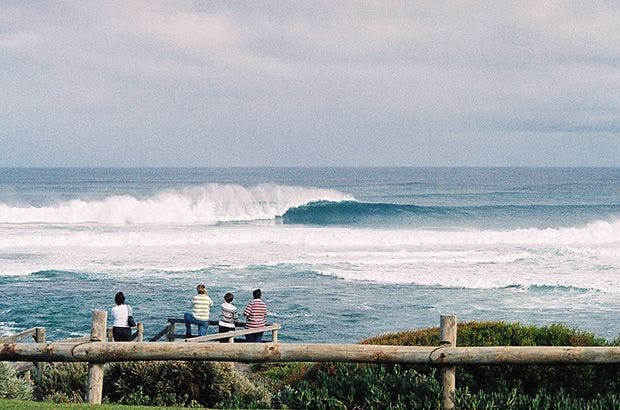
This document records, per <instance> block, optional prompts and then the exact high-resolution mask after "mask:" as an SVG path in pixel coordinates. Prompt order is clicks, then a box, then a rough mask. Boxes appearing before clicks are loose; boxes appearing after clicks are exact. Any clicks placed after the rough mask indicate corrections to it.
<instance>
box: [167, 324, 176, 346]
mask: <svg viewBox="0 0 620 410" xmlns="http://www.w3.org/2000/svg"><path fill="white" fill-rule="evenodd" d="M174 332H176V329H175V323H174V322H170V323H169V324H168V333H167V334H166V339H167V340H168V341H169V342H174Z"/></svg>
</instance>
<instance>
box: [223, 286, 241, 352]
mask: <svg viewBox="0 0 620 410" xmlns="http://www.w3.org/2000/svg"><path fill="white" fill-rule="evenodd" d="M233 299H234V296H233V294H232V293H230V292H228V293H226V294H225V295H224V303H222V314H221V315H220V318H221V319H220V321H219V322H218V325H219V331H220V333H224V332H232V331H234V330H235V320H237V319H239V313H238V312H237V308H236V307H235V305H233V304H232V301H233ZM220 342H222V343H227V342H228V340H227V339H220Z"/></svg>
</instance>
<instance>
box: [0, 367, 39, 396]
mask: <svg viewBox="0 0 620 410" xmlns="http://www.w3.org/2000/svg"><path fill="white" fill-rule="evenodd" d="M0 398H2V399H18V400H30V399H32V386H31V385H30V383H29V382H28V380H25V379H23V378H21V377H18V376H17V373H15V369H13V367H12V366H11V365H10V364H8V363H6V362H0Z"/></svg>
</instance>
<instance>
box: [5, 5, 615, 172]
mask: <svg viewBox="0 0 620 410" xmlns="http://www.w3.org/2000/svg"><path fill="white" fill-rule="evenodd" d="M618 21H620V6H618V5H617V4H615V3H614V2H604V1H590V2H562V1H551V2H542V3H541V2H536V1H526V2H519V3H518V4H517V3H515V4H512V3H510V4H504V3H497V2H380V1H376V2H375V1H372V2H353V1H340V2H311V3H302V4H300V3H298V2H288V1H277V2H258V3H257V2H251V3H237V2H223V3H205V2H193V1H149V2H140V1H135V2H123V1H102V2H97V3H96V4H93V3H84V2H77V1H66V2H60V3H58V4H54V5H48V4H46V3H37V4H34V3H28V2H26V3H22V4H19V3H18V4H13V3H9V4H6V5H5V6H4V7H3V11H2V14H1V15H0V27H1V28H0V64H2V65H3V66H5V67H7V68H8V69H7V70H3V73H2V74H0V86H2V89H3V90H5V100H6V102H7V103H6V104H3V105H0V116H1V117H0V119H1V120H2V123H0V142H3V143H4V144H5V145H6V146H8V147H10V149H11V150H12V152H13V153H14V155H13V158H12V159H6V158H2V157H0V164H11V163H27V161H28V158H29V157H32V154H33V153H36V152H37V149H36V147H37V146H46V145H47V146H48V147H51V146H52V145H54V144H56V145H59V146H63V145H64V146H69V145H70V139H71V138H75V135H77V134H79V137H80V139H81V140H82V141H83V147H84V149H83V150H80V149H77V150H75V148H74V147H73V148H72V149H73V150H74V151H75V156H74V158H66V157H63V155H62V152H61V151H62V150H60V152H59V153H58V154H57V155H55V156H54V158H53V161H51V162H53V163H54V164H63V163H67V164H70V163H74V162H76V161H81V162H87V163H88V162H89V161H90V162H92V161H95V162H96V161H103V162H104V164H105V162H106V161H111V164H114V163H115V161H116V162H119V161H120V162H122V164H127V163H129V164H132V163H136V164H144V165H157V164H158V162H162V161H163V162H164V163H165V164H168V165H171V164H172V165H183V164H187V163H190V164H192V165H210V164H211V165H221V164H230V163H231V161H232V163H233V164H236V165H245V164H249V165H251V164H261V165H268V164H274V165H294V164H300V163H308V162H309V163H318V164H320V163H324V159H325V158H326V157H330V155H327V153H333V152H339V150H342V149H343V148H342V147H343V146H345V145H347V144H348V145H349V147H348V151H347V152H344V151H343V152H342V155H341V157H342V158H343V160H342V161H344V162H343V163H342V164H341V165H347V164H350V163H352V162H355V163H356V164H358V165H363V164H368V165H407V164H410V162H409V161H410V160H411V158H412V155H411V154H412V152H414V151H415V147H418V146H423V147H424V149H426V150H427V155H422V156H420V158H427V159H429V160H430V161H431V162H432V161H435V162H437V163H447V164H451V163H452V164H456V165H458V164H462V163H463V158H461V157H459V156H458V155H456V154H455V152H458V147H459V146H461V145H462V144H465V142H464V141H467V146H468V147H469V148H468V149H473V148H472V147H475V146H476V144H475V141H478V142H479V143H480V152H479V154H480V155H476V158H477V159H476V162H472V163H469V165H476V164H484V163H490V162H493V161H494V160H495V158H496V157H488V158H487V159H485V156H484V155H482V153H483V152H484V147H482V145H483V144H484V143H487V142H488V141H489V138H491V136H495V137H496V138H499V139H501V140H502V141H504V145H506V146H508V145H510V146H511V147H512V148H513V149H522V150H526V149H527V147H524V146H521V145H519V144H518V141H519V140H520V139H523V138H521V137H519V136H518V135H522V134H523V133H525V134H527V135H528V138H535V136H538V138H540V139H541V140H544V139H545V138H547V139H548V140H549V141H550V140H554V141H556V139H557V138H564V139H565V140H568V139H570V138H590V140H593V139H594V138H595V137H594V136H596V135H599V136H601V137H600V138H599V137H596V138H598V140H599V141H606V142H605V143H606V144H608V145H607V146H608V148H609V149H608V150H607V151H611V152H612V153H613V152H614V150H617V149H618V144H616V143H613V141H614V139H613V138H612V139H611V140H610V139H609V138H608V137H609V136H615V137H618V136H619V133H620V115H619V114H620V97H619V96H620V70H619V67H618V61H619V57H620V30H619V29H618V24H617V22H618ZM377 135H380V136H381V138H383V139H384V143H382V144H380V145H378V146H377V145H376V144H375V142H374V141H375V140H376V138H377ZM558 135H561V137H558ZM51 136H53V137H51ZM472 139H473V145H472ZM110 140H112V141H116V142H118V143H120V142H122V145H123V147H124V150H123V151H122V152H121V151H120V150H118V149H115V148H114V147H111V148H110V147H108V144H107V143H106V141H110ZM229 140H235V141H237V142H238V144H239V145H238V148H237V151H236V153H235V154H231V153H230V152H226V149H227V148H228V147H229V145H228V144H227V141H229ZM42 141H43V142H44V144H38V145H37V143H38V142H42ZM429 141H430V142H429ZM432 141H437V142H436V143H435V144H433V143H432ZM446 141H451V143H452V144H454V145H455V147H457V148H456V149H455V150H451V151H445V150H438V149H437V148H438V145H437V144H445V143H446ZM515 141H517V142H515ZM610 141H611V142H610ZM282 144H286V145H288V146H289V147H290V146H294V147H295V149H294V150H293V149H288V148H287V149H284V148H282ZM515 144H516V145H515ZM352 145H358V147H355V148H353V147H352ZM403 145H404V146H403ZM567 145H568V146H573V145H571V144H570V143H568V142H567ZM180 146H187V148H183V149H180V148H179V147H180ZM365 146H366V147H368V148H367V149H366V150H364V147H365ZM463 146H464V145H463ZM145 147H146V148H145ZM321 147H322V148H321ZM519 147H520V148H519ZM106 150H107V151H106ZM213 150H215V152H212V151H213ZM304 151H306V152H313V155H312V156H311V157H309V156H308V155H305V154H304ZM439 151H441V152H442V153H441V154H433V152H439ZM92 152H97V154H89V153H92ZM171 152H172V154H170V153H171ZM257 153H261V155H262V157H260V158H258V157H256V155H257ZM616 153H617V154H618V155H617V157H618V158H620V152H616ZM582 154H583V155H584V159H583V161H582V162H583V163H584V164H589V163H600V162H601V160H602V159H603V160H604V161H607V162H606V163H610V164H618V163H619V162H618V161H620V160H619V159H615V160H613V159H612V160H609V159H605V158H607V157H605V158H601V152H600V151H599V150H597V151H596V152H595V151H592V152H591V153H590V152H588V151H585V152H582ZM221 158H224V159H223V160H220V159H221ZM265 158H272V159H273V161H274V162H267V163H265V160H264V159H265ZM359 158H362V159H359ZM201 161H204V162H201ZM218 161H219V162H218ZM346 161H348V162H346ZM485 161H486V162H485ZM511 161H513V160H511ZM345 162H346V163H345ZM558 162H561V158H555V159H553V158H552V159H550V162H549V163H558ZM329 163H330V164H334V163H336V164H337V163H338V159H337V156H334V159H330V160H329ZM465 163H466V164H467V161H465ZM511 163H514V161H513V162H511ZM523 163H524V164H526V163H527V161H525V162H523ZM411 164H412V165H415V163H411ZM507 165H510V164H508V163H507Z"/></svg>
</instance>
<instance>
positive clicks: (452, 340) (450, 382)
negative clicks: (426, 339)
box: [439, 315, 456, 410]
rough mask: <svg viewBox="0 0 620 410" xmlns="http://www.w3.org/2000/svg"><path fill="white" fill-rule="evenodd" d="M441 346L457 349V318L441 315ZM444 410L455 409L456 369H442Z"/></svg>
mask: <svg viewBox="0 0 620 410" xmlns="http://www.w3.org/2000/svg"><path fill="white" fill-rule="evenodd" d="M439 344H440V345H441V346H449V347H456V316H453V315H441V316H440V326H439ZM441 379H442V409H443V410H452V409H454V402H455V390H456V367H455V366H445V367H443V368H442V369H441Z"/></svg>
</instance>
